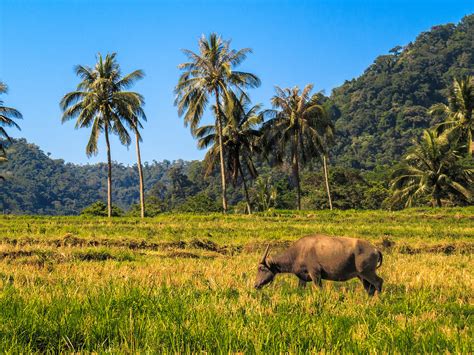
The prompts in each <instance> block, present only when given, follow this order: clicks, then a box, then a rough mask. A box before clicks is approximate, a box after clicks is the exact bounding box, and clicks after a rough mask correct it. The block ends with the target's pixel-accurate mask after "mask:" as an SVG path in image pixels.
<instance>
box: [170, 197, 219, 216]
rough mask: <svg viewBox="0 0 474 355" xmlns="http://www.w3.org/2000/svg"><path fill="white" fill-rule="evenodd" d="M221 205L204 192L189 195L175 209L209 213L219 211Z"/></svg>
mask: <svg viewBox="0 0 474 355" xmlns="http://www.w3.org/2000/svg"><path fill="white" fill-rule="evenodd" d="M221 209H222V207H221V206H220V205H219V204H218V203H217V202H216V201H214V200H213V199H212V198H210V197H209V196H208V195H207V194H206V193H205V192H200V193H198V194H197V195H194V196H191V197H189V198H188V199H187V200H186V201H185V202H184V203H183V204H182V205H180V206H179V207H178V208H177V210H178V211H179V212H192V213H211V212H219V211H220V210H221Z"/></svg>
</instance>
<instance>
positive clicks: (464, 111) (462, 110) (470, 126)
mask: <svg viewBox="0 0 474 355" xmlns="http://www.w3.org/2000/svg"><path fill="white" fill-rule="evenodd" d="M448 101H449V105H445V104H436V105H433V106H432V107H431V108H430V110H429V112H430V113H431V114H433V115H441V116H443V117H444V119H445V121H444V122H442V123H441V124H439V125H438V131H441V132H444V135H445V136H446V137H448V138H449V139H451V140H452V139H455V140H461V141H464V142H466V148H467V152H468V154H469V153H470V154H471V155H474V141H473V139H474V114H473V111H474V77H473V76H467V77H465V78H463V79H455V80H454V81H453V86H452V88H451V90H450V94H449V96H448Z"/></svg>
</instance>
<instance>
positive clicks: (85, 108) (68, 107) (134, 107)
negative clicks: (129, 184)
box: [60, 53, 144, 218]
mask: <svg viewBox="0 0 474 355" xmlns="http://www.w3.org/2000/svg"><path fill="white" fill-rule="evenodd" d="M115 57H116V53H112V54H107V55H106V57H105V59H104V58H102V55H101V54H100V53H99V54H98V57H97V63H96V65H95V67H94V68H90V67H87V66H82V65H77V66H76V67H75V72H76V75H77V76H79V77H80V78H81V82H80V83H79V84H78V86H77V90H76V91H72V92H70V93H68V94H66V95H65V96H64V97H63V98H62V100H61V103H60V106H61V109H62V110H63V111H64V112H63V117H62V123H64V122H66V121H68V120H71V119H74V118H77V120H76V128H89V127H91V128H92V129H91V135H90V138H89V141H88V143H87V146H86V154H87V156H92V155H96V154H97V153H98V146H97V143H98V140H99V136H100V134H101V133H104V135H105V143H106V146H107V164H108V174H107V214H108V216H109V218H110V217H111V216H112V158H111V153H110V140H109V135H110V134H111V133H112V134H117V135H118V137H119V139H120V142H121V143H122V144H125V145H129V144H130V142H131V139H130V135H129V133H128V132H127V129H126V128H125V124H127V125H129V126H133V125H134V123H133V122H134V119H135V120H137V119H138V118H139V117H144V113H143V110H142V109H141V107H142V105H143V97H142V96H141V95H139V94H137V93H135V92H130V91H124V89H126V88H128V87H129V86H130V85H132V84H133V82H135V81H136V80H137V79H139V78H141V77H142V76H143V73H142V72H141V71H140V70H136V71H134V72H132V73H130V74H128V75H125V76H123V77H122V76H121V72H120V66H119V64H118V63H117V61H116V59H115ZM136 126H137V125H136ZM137 127H138V126H137ZM137 131H138V129H137V130H136V132H137Z"/></svg>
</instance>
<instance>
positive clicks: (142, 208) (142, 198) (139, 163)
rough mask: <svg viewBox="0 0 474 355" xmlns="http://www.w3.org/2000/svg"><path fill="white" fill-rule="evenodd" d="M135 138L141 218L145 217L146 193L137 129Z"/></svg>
mask: <svg viewBox="0 0 474 355" xmlns="http://www.w3.org/2000/svg"><path fill="white" fill-rule="evenodd" d="M135 137H136V147H137V166H138V176H139V179H140V217H141V218H144V217H145V193H144V189H143V170H142V158H141V155H140V139H139V135H138V130H137V128H136V127H135Z"/></svg>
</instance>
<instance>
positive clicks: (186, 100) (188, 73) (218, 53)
mask: <svg viewBox="0 0 474 355" xmlns="http://www.w3.org/2000/svg"><path fill="white" fill-rule="evenodd" d="M183 52H184V54H185V55H186V56H187V57H188V59H189V62H186V63H183V64H180V65H179V66H178V68H179V69H180V70H182V71H183V73H182V74H181V76H180V78H179V81H178V84H177V85H176V88H175V93H176V99H175V105H177V106H178V114H179V115H180V116H183V115H184V123H185V125H186V126H188V125H190V127H191V132H192V134H193V135H195V130H196V129H197V127H198V125H199V122H200V120H201V118H202V116H203V113H204V111H205V109H206V107H207V106H208V103H209V99H210V97H212V96H214V99H215V106H214V112H215V124H214V126H215V130H216V132H217V136H218V141H219V162H220V170H221V171H220V172H221V184H222V207H223V209H224V212H226V211H227V197H226V191H227V189H226V173H225V162H224V145H223V144H222V130H223V127H224V126H225V122H224V117H223V115H222V111H221V100H222V98H223V97H225V96H227V95H229V90H235V91H236V92H237V93H239V94H242V93H243V92H244V89H246V88H249V87H258V86H259V85H260V80H259V79H258V77H257V76H255V75H253V74H250V73H245V72H241V71H235V70H234V68H235V67H236V66H238V65H239V64H240V63H242V61H243V60H245V58H246V57H247V54H248V53H250V52H251V49H250V48H244V49H240V50H234V49H231V48H230V42H229V41H225V40H223V39H222V38H221V37H220V36H218V35H217V34H215V33H211V34H210V35H209V37H208V38H206V37H204V36H202V37H201V39H200V40H199V53H194V52H192V51H190V50H186V49H185V50H183Z"/></svg>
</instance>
